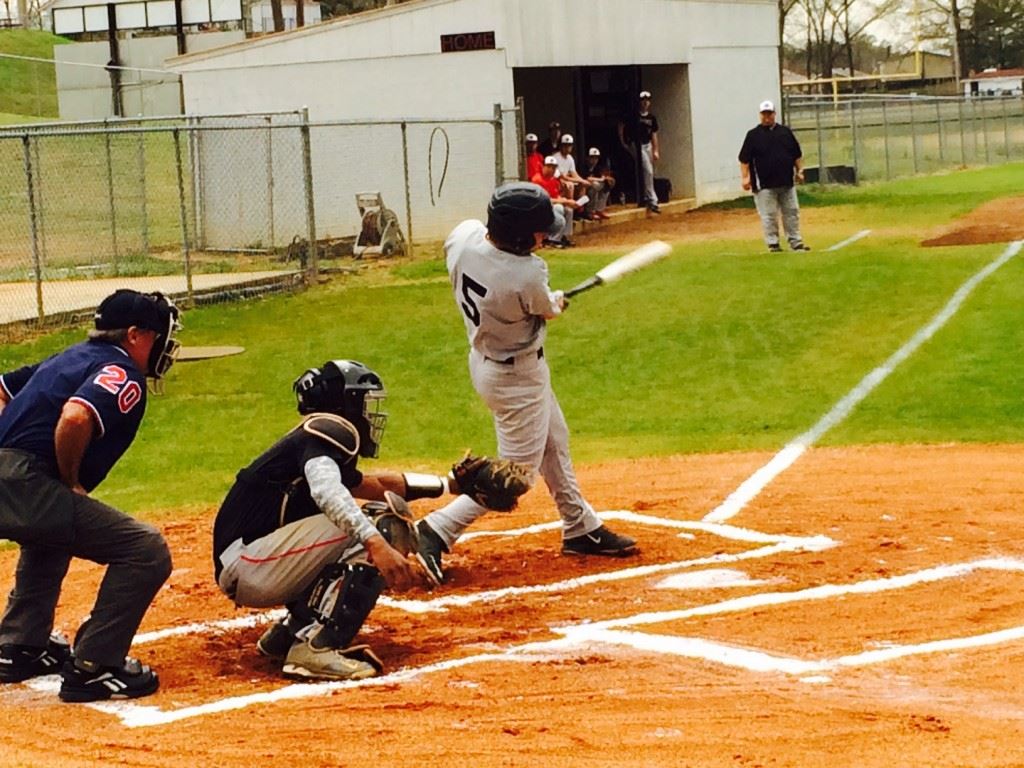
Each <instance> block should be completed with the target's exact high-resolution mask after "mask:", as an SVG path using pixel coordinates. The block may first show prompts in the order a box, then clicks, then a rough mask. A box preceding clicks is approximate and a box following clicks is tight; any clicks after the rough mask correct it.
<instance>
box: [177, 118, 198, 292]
mask: <svg viewBox="0 0 1024 768" xmlns="http://www.w3.org/2000/svg"><path fill="white" fill-rule="evenodd" d="M173 134H174V168H175V170H176V171H177V177H178V219H179V221H180V222H181V256H182V260H183V262H184V265H185V291H186V293H187V295H188V303H189V305H190V306H191V305H192V299H193V295H192V254H191V252H190V251H189V247H188V212H187V211H186V209H185V174H184V172H183V171H182V167H181V131H180V129H178V128H175V129H174V131H173Z"/></svg>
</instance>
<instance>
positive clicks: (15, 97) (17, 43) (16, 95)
mask: <svg viewBox="0 0 1024 768" xmlns="http://www.w3.org/2000/svg"><path fill="white" fill-rule="evenodd" d="M69 42H71V41H70V40H67V39H65V38H63V37H58V36H57V35H52V34H50V33H49V32H41V31H39V30H34V29H8V30H3V31H0V53H9V54H13V55H15V56H28V57H34V58H39V59H52V58H53V47H54V46H55V45H63V44H64V43H69ZM5 113H6V114H5ZM57 115H58V111H57V77H56V73H55V70H54V67H53V65H52V64H44V63H42V62H38V61H25V60H21V59H5V58H2V57H0V124H3V123H17V122H26V120H25V119H24V117H25V116H29V117H30V118H33V119H34V118H39V117H57Z"/></svg>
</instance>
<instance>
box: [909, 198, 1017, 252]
mask: <svg viewBox="0 0 1024 768" xmlns="http://www.w3.org/2000/svg"><path fill="white" fill-rule="evenodd" d="M1020 239H1024V197H1001V198H999V199H998V200H992V201H990V202H988V203H985V204H983V205H979V206H978V207H977V208H975V209H974V210H973V211H971V212H970V213H969V214H967V215H966V216H964V217H962V218H960V219H957V220H956V221H954V222H952V223H951V224H949V225H948V226H945V227H943V228H942V230H941V231H940V232H939V233H938V234H936V235H934V236H933V237H930V238H928V239H927V240H923V241H922V242H921V245H928V246H934V245H977V244H980V243H1006V242H1009V241H1011V240H1020Z"/></svg>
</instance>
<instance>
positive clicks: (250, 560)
mask: <svg viewBox="0 0 1024 768" xmlns="http://www.w3.org/2000/svg"><path fill="white" fill-rule="evenodd" d="M347 538H348V536H339V537H338V538H336V539H324V540H323V541H318V542H317V543H316V544H310V545H309V546H308V547H299V548H298V549H289V550H288V551H287V552H282V553H281V554H279V555H271V556H270V557H251V556H249V555H242V556H241V557H239V558H238V559H239V560H244V561H245V562H247V563H255V564H256V565H259V564H260V563H269V562H272V561H274V560H281V559H282V558H285V557H291V556H292V555H301V554H303V553H305V552H312V551H313V550H314V549H320V548H321V547H330V546H332V545H334V544H338V543H340V542H342V541H345V540H346V539H347Z"/></svg>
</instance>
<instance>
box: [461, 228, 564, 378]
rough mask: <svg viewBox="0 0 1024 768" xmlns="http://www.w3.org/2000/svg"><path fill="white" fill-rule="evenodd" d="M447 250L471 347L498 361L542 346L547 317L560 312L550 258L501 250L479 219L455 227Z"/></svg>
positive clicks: (533, 350) (534, 350)
mask: <svg viewBox="0 0 1024 768" xmlns="http://www.w3.org/2000/svg"><path fill="white" fill-rule="evenodd" d="M444 250H445V256H446V262H447V266H448V276H449V277H450V279H451V284H452V290H453V291H454V293H455V303H456V304H457V305H458V307H459V310H460V312H461V313H462V319H463V322H465V324H466V334H467V335H468V336H469V344H470V346H471V347H472V348H473V349H475V350H476V351H477V352H479V353H480V354H481V355H483V356H484V357H487V358H490V359H492V360H504V359H506V358H509V357H513V356H516V355H520V354H523V353H524V352H536V351H537V350H539V349H540V348H541V347H542V346H543V345H544V338H545V334H546V332H547V331H546V326H545V320H546V319H547V318H551V317H555V316H556V315H558V314H559V312H560V310H559V307H558V301H557V298H556V297H555V295H554V294H553V293H552V292H551V289H550V288H549V287H548V267H547V264H545V263H544V260H543V259H541V258H540V257H539V256H534V255H533V254H530V255H529V256H517V255H515V254H510V253H507V252H505V251H501V250H499V249H498V248H496V247H495V246H494V244H493V243H492V242H491V241H490V240H488V239H487V228H486V227H485V226H484V225H483V223H482V222H480V221H477V220H476V219H470V220H468V221H464V222H462V223H461V224H459V225H458V226H457V227H456V228H455V229H453V230H452V232H451V234H450V235H448V239H447V240H445V242H444Z"/></svg>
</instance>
